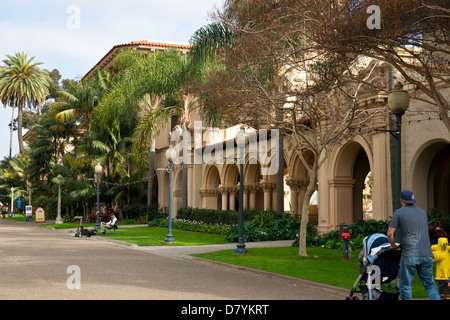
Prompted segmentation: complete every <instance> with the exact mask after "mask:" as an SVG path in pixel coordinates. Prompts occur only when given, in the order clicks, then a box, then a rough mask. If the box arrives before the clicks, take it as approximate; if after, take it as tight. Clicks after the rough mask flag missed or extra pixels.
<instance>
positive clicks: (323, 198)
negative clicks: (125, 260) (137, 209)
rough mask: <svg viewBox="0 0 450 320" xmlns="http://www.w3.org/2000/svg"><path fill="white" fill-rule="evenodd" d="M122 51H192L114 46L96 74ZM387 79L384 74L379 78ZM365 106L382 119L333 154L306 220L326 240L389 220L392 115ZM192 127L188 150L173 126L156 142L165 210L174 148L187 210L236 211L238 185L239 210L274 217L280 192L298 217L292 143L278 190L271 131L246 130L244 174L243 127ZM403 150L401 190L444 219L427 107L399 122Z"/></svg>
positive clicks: (176, 204) (177, 191) (448, 169)
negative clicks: (239, 138) (344, 227)
mask: <svg viewBox="0 0 450 320" xmlns="http://www.w3.org/2000/svg"><path fill="white" fill-rule="evenodd" d="M125 47H135V48H138V49H140V50H150V51H152V50H163V49H164V48H167V47H175V48H178V49H179V50H182V51H184V52H187V51H188V50H189V46H188V45H184V44H183V45H180V44H170V43H164V44H158V43H155V42H149V41H140V42H132V43H130V44H127V45H118V46H115V47H114V48H113V49H112V50H111V51H110V52H109V53H108V54H107V55H106V56H105V57H104V58H103V59H102V60H101V61H100V62H99V63H98V64H97V66H96V67H100V68H104V69H107V68H108V65H110V64H111V62H112V59H113V57H114V55H115V54H116V53H117V51H118V50H120V49H121V48H125ZM92 70H94V68H93V69H92ZM92 70H91V71H90V72H89V73H88V74H87V75H86V76H85V77H88V76H89V74H90V73H91V72H92ZM385 71H386V70H381V73H383V72H385ZM405 89H406V90H407V91H408V92H410V94H411V95H413V94H414V96H415V97H418V98H421V97H420V92H419V93H418V92H417V91H416V90H413V88H410V87H405ZM441 92H442V94H443V95H444V96H445V97H446V98H447V99H449V98H450V88H445V87H443V88H441ZM422 98H423V97H422ZM425 100H426V99H425ZM362 101H363V103H365V104H369V105H370V106H371V107H372V108H373V109H375V110H376V109H378V110H380V111H382V112H380V113H379V115H377V116H374V117H373V118H372V119H371V121H370V122H369V123H368V124H367V128H366V129H365V130H363V132H362V133H361V134H360V135H357V136H355V137H354V138H353V139H352V140H348V141H347V140H346V141H341V143H340V144H339V145H338V146H335V147H334V149H333V150H332V152H330V154H329V155H328V157H327V158H326V160H325V161H324V163H323V165H322V166H321V167H320V169H319V179H318V186H317V195H316V196H317V207H318V211H317V215H316V216H315V212H314V211H312V214H311V216H312V218H313V219H310V221H312V222H314V223H317V225H318V230H319V232H328V231H330V230H334V229H337V228H339V226H340V225H341V224H350V223H352V222H355V221H357V220H361V219H376V220H389V219H390V217H391V216H392V214H393V211H394V207H395V206H394V195H393V184H394V182H393V180H394V170H395V169H394V154H395V138H394V137H393V135H392V134H391V133H389V132H386V130H384V131H380V130H377V129H380V128H384V129H387V128H392V127H393V124H394V125H395V123H394V121H393V117H392V114H390V112H388V108H387V94H368V95H366V96H365V97H364V99H362ZM190 121H191V126H190V129H189V132H188V133H187V135H186V136H188V137H187V138H186V139H188V140H187V144H183V143H182V141H183V139H184V138H180V135H179V134H170V133H171V131H173V128H174V126H173V124H172V123H168V124H167V126H166V127H165V128H163V129H162V130H161V132H160V134H159V136H158V137H157V138H156V141H155V147H156V148H155V150H156V158H155V174H156V178H157V179H156V183H155V186H156V188H157V198H158V203H159V205H160V206H161V207H162V208H167V207H168V205H169V203H168V201H169V197H168V192H169V173H168V169H167V168H168V161H167V159H166V157H165V151H166V150H167V148H168V147H169V144H170V143H172V144H173V145H174V146H175V147H176V149H177V151H178V152H179V153H178V154H179V159H183V155H185V158H184V159H188V163H187V175H188V185H187V205H188V206H189V207H198V208H208V209H221V210H238V206H239V184H240V183H241V181H243V183H244V198H243V207H244V208H254V209H264V210H276V209H277V201H278V199H279V198H278V197H277V189H279V188H282V190H283V195H284V197H283V200H284V201H283V205H284V211H286V212H289V213H291V214H296V215H298V214H300V209H301V207H302V203H303V199H304V196H305V191H306V186H307V184H308V182H309V181H308V175H307V171H306V169H305V167H304V165H303V162H302V161H301V160H300V158H299V156H298V154H297V150H296V149H295V146H293V144H292V140H291V139H290V137H289V136H283V146H284V147H283V150H282V153H283V159H284V161H283V162H284V167H283V184H282V185H281V186H279V185H277V179H276V171H275V170H272V169H271V166H272V165H273V164H274V162H276V157H275V153H276V152H274V151H276V149H275V146H276V141H277V139H278V138H277V135H276V133H277V132H276V130H275V129H271V130H255V129H254V128H251V127H246V131H247V132H248V134H249V143H248V145H247V146H246V153H245V163H244V172H243V174H242V172H240V166H239V161H238V159H237V155H238V151H237V148H236V144H235V143H234V140H235V137H236V134H237V132H238V131H239V129H240V127H241V126H242V125H244V126H245V124H241V123H239V124H236V125H234V126H231V127H228V128H206V127H203V126H202V123H201V117H200V114H198V112H197V111H196V112H193V113H192V114H191V115H190ZM394 127H395V126H394ZM175 130H177V128H175ZM178 130H179V128H178ZM170 140H172V141H170ZM401 142H402V160H401V188H402V189H410V190H412V191H413V192H414V193H415V195H416V199H417V204H418V205H419V206H421V207H423V208H424V209H425V210H427V211H430V210H431V209H432V208H439V209H440V210H442V211H444V212H446V213H447V214H449V213H450V197H449V196H450V135H449V132H448V130H447V129H446V127H445V125H444V124H443V123H442V122H441V121H440V119H439V117H438V113H437V111H436V108H435V107H434V106H432V105H430V104H428V103H426V102H424V99H412V100H411V103H410V106H409V108H408V110H407V111H406V113H405V114H404V116H403V121H402V140H401ZM183 146H185V147H184V149H183ZM186 146H187V147H186ZM184 153H185V154H184ZM182 172H183V166H182V163H181V161H178V162H177V161H175V165H174V172H173V181H172V182H173V197H172V198H173V203H172V208H173V210H174V211H173V212H174V214H175V215H176V211H177V209H178V208H180V207H181V206H182V189H183V187H182ZM313 207H314V206H313Z"/></svg>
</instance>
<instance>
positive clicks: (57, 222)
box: [55, 217, 64, 224]
mask: <svg viewBox="0 0 450 320" xmlns="http://www.w3.org/2000/svg"><path fill="white" fill-rule="evenodd" d="M63 223H64V221H63V219H62V218H61V217H57V218H56V221H55V224H63Z"/></svg>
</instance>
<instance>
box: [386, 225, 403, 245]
mask: <svg viewBox="0 0 450 320" xmlns="http://www.w3.org/2000/svg"><path fill="white" fill-rule="evenodd" d="M394 233H395V228H394V227H389V229H388V232H387V237H388V240H389V243H390V244H391V248H392V250H396V249H400V247H399V246H397V245H396V244H395V236H394Z"/></svg>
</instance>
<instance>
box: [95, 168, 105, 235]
mask: <svg viewBox="0 0 450 320" xmlns="http://www.w3.org/2000/svg"><path fill="white" fill-rule="evenodd" d="M102 170H103V168H102V166H101V164H100V163H97V165H96V166H95V173H96V174H97V214H96V221H95V226H94V230H100V222H99V215H100V173H101V172H102Z"/></svg>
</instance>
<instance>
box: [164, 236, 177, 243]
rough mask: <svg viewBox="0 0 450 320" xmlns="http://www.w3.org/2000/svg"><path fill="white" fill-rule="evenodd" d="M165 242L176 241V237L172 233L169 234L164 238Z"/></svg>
mask: <svg viewBox="0 0 450 320" xmlns="http://www.w3.org/2000/svg"><path fill="white" fill-rule="evenodd" d="M164 242H166V243H173V242H175V238H174V237H173V236H172V235H167V236H166V238H165V239H164Z"/></svg>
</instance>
